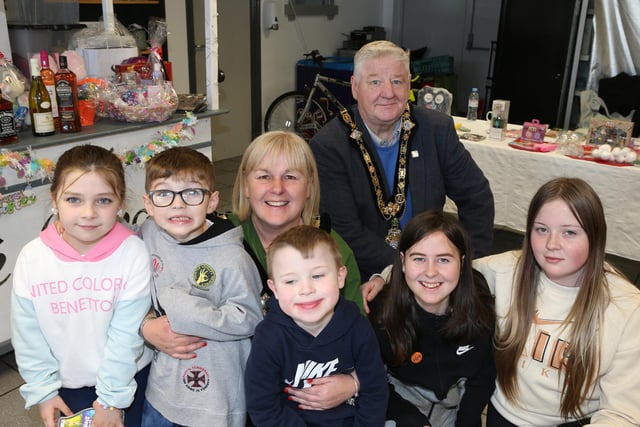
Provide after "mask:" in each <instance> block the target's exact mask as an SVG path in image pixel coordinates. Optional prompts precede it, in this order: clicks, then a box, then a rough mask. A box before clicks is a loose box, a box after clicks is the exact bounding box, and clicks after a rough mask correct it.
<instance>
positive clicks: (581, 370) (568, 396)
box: [496, 178, 619, 418]
mask: <svg viewBox="0 0 640 427" xmlns="http://www.w3.org/2000/svg"><path fill="white" fill-rule="evenodd" d="M553 200H561V201H563V202H565V203H566V204H567V206H568V207H569V209H570V210H571V212H572V213H573V215H574V216H575V217H576V219H577V220H578V222H579V223H580V226H581V227H582V228H583V230H584V231H585V233H586V235H587V238H588V240H589V252H588V257H587V261H586V263H585V267H584V272H583V274H582V277H581V282H580V283H577V285H578V286H579V287H580V290H579V291H578V295H577V297H576V300H575V302H574V304H573V307H572V308H571V310H570V311H569V313H568V314H567V317H566V319H564V321H563V327H564V328H567V329H568V330H569V331H570V332H569V347H568V351H567V352H566V353H565V354H564V355H563V361H562V368H561V369H563V370H564V375H565V378H564V383H563V384H562V400H561V403H560V412H561V413H560V415H561V416H562V417H564V418H570V417H575V418H583V417H584V414H582V412H581V410H580V404H581V403H582V402H583V401H584V400H585V399H586V398H587V397H588V396H589V395H590V393H591V391H592V389H593V386H594V385H595V383H596V381H597V378H598V376H599V371H600V348H601V345H602V339H601V337H600V335H599V333H600V331H601V330H602V328H601V327H600V326H601V323H602V319H603V316H604V311H605V309H606V307H607V305H608V304H609V301H610V295H609V287H608V282H607V279H606V277H605V273H606V272H614V273H617V274H619V273H618V272H617V271H616V270H615V269H613V268H612V267H611V266H609V265H608V264H607V263H606V262H605V245H606V236H607V224H606V220H605V216H604V210H603V208H602V203H601V201H600V198H599V197H598V195H597V194H596V192H595V191H594V190H593V188H591V186H589V184H587V183H586V182H585V181H583V180H581V179H578V178H556V179H553V180H551V181H549V182H547V183H546V184H544V185H543V186H542V187H540V189H539V190H538V191H537V193H536V194H535V195H534V196H533V199H532V200H531V204H530V205H529V212H528V214H527V229H526V233H525V236H524V241H523V244H522V255H521V257H520V260H519V261H518V266H517V268H516V272H515V273H514V289H513V301H512V304H511V307H510V308H509V311H508V312H507V315H506V317H505V321H504V326H503V327H502V330H501V331H500V332H499V333H498V335H497V336H496V370H497V374H498V384H499V385H500V387H501V388H502V390H503V391H504V393H505V395H506V396H507V398H508V399H509V400H511V401H516V400H517V399H518V397H520V396H518V384H517V382H518V378H517V371H518V364H519V363H520V362H519V360H520V357H521V355H522V353H523V351H524V347H525V343H526V341H527V337H528V335H529V332H530V329H531V328H532V325H533V318H534V313H535V310H536V299H537V294H538V285H539V278H540V272H541V269H540V266H539V265H538V264H537V262H536V260H535V257H534V254H533V250H532V248H531V243H530V237H531V233H532V231H533V228H534V222H535V220H536V217H537V216H538V213H539V212H540V209H542V207H543V206H544V205H545V204H546V203H548V202H550V201H553ZM522 397H525V398H526V396H522Z"/></svg>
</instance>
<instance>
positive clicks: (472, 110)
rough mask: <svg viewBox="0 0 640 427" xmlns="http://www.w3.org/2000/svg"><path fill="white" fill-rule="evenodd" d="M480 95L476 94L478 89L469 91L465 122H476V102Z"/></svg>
mask: <svg viewBox="0 0 640 427" xmlns="http://www.w3.org/2000/svg"><path fill="white" fill-rule="evenodd" d="M479 99H480V95H479V94H478V88H476V87H474V88H473V89H471V93H470V94H469V106H468V108H467V120H476V119H477V118H478V101H479Z"/></svg>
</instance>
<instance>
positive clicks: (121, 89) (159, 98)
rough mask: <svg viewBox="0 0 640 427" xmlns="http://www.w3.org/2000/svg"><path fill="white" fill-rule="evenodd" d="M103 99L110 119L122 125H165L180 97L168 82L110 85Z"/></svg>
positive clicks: (176, 107) (176, 106) (175, 108)
mask: <svg viewBox="0 0 640 427" xmlns="http://www.w3.org/2000/svg"><path fill="white" fill-rule="evenodd" d="M103 99H104V101H105V104H106V105H104V106H103V108H104V109H106V114H107V115H108V117H109V118H110V119H113V120H119V121H123V122H163V121H165V120H167V119H168V118H169V117H171V115H172V114H173V113H174V112H175V111H176V110H177V109H178V95H177V94H176V91H175V89H174V88H173V86H172V85H171V83H170V82H166V81H162V82H159V84H150V85H146V84H142V83H141V84H131V83H125V84H119V85H115V86H111V87H110V89H108V92H107V93H106V94H105V95H103ZM103 113H104V110H103Z"/></svg>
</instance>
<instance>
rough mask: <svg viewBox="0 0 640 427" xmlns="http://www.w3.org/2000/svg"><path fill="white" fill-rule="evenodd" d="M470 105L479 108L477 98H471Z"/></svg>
mask: <svg viewBox="0 0 640 427" xmlns="http://www.w3.org/2000/svg"><path fill="white" fill-rule="evenodd" d="M469 107H471V108H478V100H477V99H470V100H469Z"/></svg>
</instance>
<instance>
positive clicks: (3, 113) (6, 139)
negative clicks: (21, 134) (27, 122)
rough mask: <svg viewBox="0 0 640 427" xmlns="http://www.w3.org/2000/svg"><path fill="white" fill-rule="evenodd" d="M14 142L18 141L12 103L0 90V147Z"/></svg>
mask: <svg viewBox="0 0 640 427" xmlns="http://www.w3.org/2000/svg"><path fill="white" fill-rule="evenodd" d="M14 142H18V132H16V122H15V121H14V119H13V103H11V102H9V101H8V100H6V99H5V98H3V97H2V92H0V147H1V146H3V145H9V144H13V143H14Z"/></svg>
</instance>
